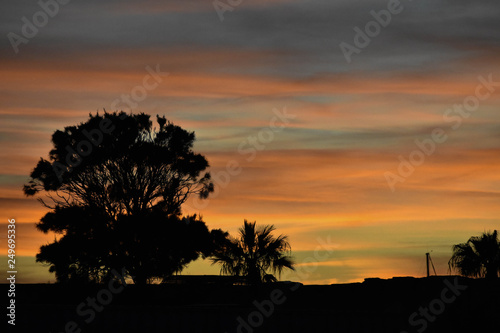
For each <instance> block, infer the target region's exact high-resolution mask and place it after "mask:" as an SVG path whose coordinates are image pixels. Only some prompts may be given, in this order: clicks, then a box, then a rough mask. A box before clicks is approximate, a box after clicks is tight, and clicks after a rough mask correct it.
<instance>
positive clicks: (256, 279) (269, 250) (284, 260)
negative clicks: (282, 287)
mask: <svg viewBox="0 0 500 333" xmlns="http://www.w3.org/2000/svg"><path fill="white" fill-rule="evenodd" d="M274 230H275V227H274V226H273V225H265V226H262V227H259V228H257V229H256V222H253V223H249V222H248V221H247V220H245V221H244V224H243V227H242V228H240V229H239V238H237V239H234V238H231V237H227V238H225V240H224V241H221V242H220V246H219V247H218V248H217V249H216V250H215V252H214V254H213V256H212V258H211V260H212V264H220V265H221V273H223V274H229V275H235V276H244V277H246V279H247V281H248V283H251V284H256V283H262V282H271V281H276V277H275V276H274V275H272V274H268V273H267V272H268V271H269V270H271V271H272V272H273V273H276V272H277V273H278V274H281V272H282V271H283V269H285V268H289V269H291V270H294V268H293V261H292V259H291V257H290V256H289V255H287V254H289V253H290V252H291V247H290V244H289V243H288V237H287V236H284V235H279V236H278V237H275V236H273V234H272V232H273V231H274Z"/></svg>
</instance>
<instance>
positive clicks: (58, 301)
mask: <svg viewBox="0 0 500 333" xmlns="http://www.w3.org/2000/svg"><path fill="white" fill-rule="evenodd" d="M3 288H4V290H7V289H8V286H7V285H3ZM2 308H3V309H5V307H2ZM4 311H5V310H4ZM7 311H8V310H7ZM2 317H3V318H4V319H3V321H4V322H5V321H6V316H5V315H2ZM7 319H8V318H7ZM3 324H4V323H2V326H3V327H5V326H4V325H3ZM9 326H10V325H9ZM15 328H16V329H15V332H41V333H45V332H54V333H56V332H57V333H59V332H147V333H149V332H217V333H224V332H227V333H233V332H238V333H253V332H322V333H323V332H332V333H334V332H341V333H343V332H383V333H390V332H398V333H399V332H441V333H443V332H499V331H500V280H497V281H493V282H488V281H484V280H471V279H464V278H457V277H454V276H447V277H431V278H427V279H417V278H394V279H390V280H379V279H367V280H366V281H365V282H363V283H355V284H343V285H330V286H327V285H323V286H302V285H299V284H294V283H276V284H269V285H263V286H260V287H251V286H229V285H223V284H200V283H188V284H182V285H150V286H146V287H143V288H139V287H137V286H134V285H127V286H126V287H124V288H123V289H120V285H119V284H113V285H111V286H108V285H102V286H88V287H78V288H74V287H73V288H70V287H64V286H60V285H22V284H21V285H17V287H16V327H15ZM79 330H81V331H79ZM1 331H2V332H4V330H3V329H2V330H1ZM9 331H10V330H9Z"/></svg>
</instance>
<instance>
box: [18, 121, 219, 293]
mask: <svg viewBox="0 0 500 333" xmlns="http://www.w3.org/2000/svg"><path fill="white" fill-rule="evenodd" d="M157 124H158V127H153V123H152V121H151V120H150V116H149V115H146V114H143V113H141V114H135V115H127V114H125V113H124V112H120V113H117V112H114V113H107V112H104V114H102V115H99V113H97V114H96V115H95V116H94V115H92V114H91V115H90V117H89V119H88V120H87V121H86V122H84V123H81V124H78V125H76V126H68V127H65V128H64V130H63V131H61V130H57V131H56V132H55V133H54V134H53V135H52V143H53V146H54V147H53V149H52V150H51V151H50V153H49V159H48V160H45V159H43V158H42V159H40V161H39V162H38V164H37V165H36V167H35V168H34V170H33V171H32V173H31V180H30V181H29V183H28V184H26V185H25V186H24V192H25V194H26V195H27V196H34V195H36V194H37V193H39V192H45V193H46V195H47V197H48V199H47V198H45V199H42V198H39V200H40V201H41V202H42V203H43V204H44V205H45V206H46V207H48V208H50V209H51V211H50V212H49V213H47V214H46V215H45V216H44V217H43V218H42V219H41V221H40V222H39V223H38V224H37V228H38V229H39V230H40V231H43V232H55V233H57V234H60V235H61V238H59V239H58V240H55V241H54V243H51V244H48V245H45V246H42V247H41V249H40V253H39V254H38V255H37V261H41V262H45V263H48V264H49V265H50V266H51V267H50V270H51V271H53V272H55V273H56V276H57V278H58V280H59V281H65V280H68V279H72V280H83V281H100V280H102V279H104V278H106V276H108V275H109V274H108V273H109V271H110V270H111V269H113V268H116V269H122V268H123V267H125V268H126V269H127V270H128V272H129V273H130V275H131V276H133V277H134V281H135V282H136V283H145V282H146V281H148V280H151V279H153V278H165V277H167V276H169V275H171V274H172V273H173V272H176V271H179V270H181V269H182V268H183V267H184V266H185V265H186V264H187V263H189V262H190V261H192V260H194V259H196V258H198V256H199V255H208V254H209V253H210V251H211V248H212V247H213V240H212V238H211V237H212V236H214V235H215V234H217V233H219V234H220V233H222V232H221V231H212V232H210V231H209V230H208V228H207V227H206V225H205V223H204V222H203V221H202V220H201V218H200V217H197V216H191V217H186V218H182V217H181V206H182V204H183V203H184V202H185V201H186V200H187V199H188V197H189V196H190V195H198V196H199V197H200V198H202V199H204V198H207V197H208V195H209V194H210V193H211V192H212V191H213V183H212V181H211V177H210V173H209V172H207V171H206V169H207V168H208V166H209V164H208V162H207V160H206V159H205V157H204V156H202V155H200V154H196V153H195V152H193V150H192V148H193V143H194V140H195V134H194V132H188V131H186V130H184V129H182V128H181V127H179V126H176V125H174V124H173V123H171V122H170V121H167V120H166V119H165V117H159V116H157Z"/></svg>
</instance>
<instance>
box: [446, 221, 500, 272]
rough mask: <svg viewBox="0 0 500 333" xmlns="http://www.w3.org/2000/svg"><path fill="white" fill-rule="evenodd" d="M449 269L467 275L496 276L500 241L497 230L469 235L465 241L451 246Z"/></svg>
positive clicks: (499, 259) (499, 261)
mask: <svg viewBox="0 0 500 333" xmlns="http://www.w3.org/2000/svg"><path fill="white" fill-rule="evenodd" d="M448 265H449V267H450V270H452V269H456V270H457V271H458V273H459V274H461V275H464V276H468V277H479V278H488V279H490V278H497V277H498V274H499V272H500V242H499V240H498V235H497V231H496V230H495V231H493V232H485V233H483V234H482V235H481V236H480V237H471V238H469V240H468V241H467V242H466V243H461V244H456V245H454V246H453V256H452V257H451V259H450V261H449V262H448Z"/></svg>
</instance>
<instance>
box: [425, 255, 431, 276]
mask: <svg viewBox="0 0 500 333" xmlns="http://www.w3.org/2000/svg"><path fill="white" fill-rule="evenodd" d="M429 255H430V253H428V252H427V253H426V254H425V262H426V264H427V277H429Z"/></svg>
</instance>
